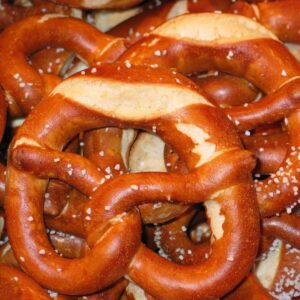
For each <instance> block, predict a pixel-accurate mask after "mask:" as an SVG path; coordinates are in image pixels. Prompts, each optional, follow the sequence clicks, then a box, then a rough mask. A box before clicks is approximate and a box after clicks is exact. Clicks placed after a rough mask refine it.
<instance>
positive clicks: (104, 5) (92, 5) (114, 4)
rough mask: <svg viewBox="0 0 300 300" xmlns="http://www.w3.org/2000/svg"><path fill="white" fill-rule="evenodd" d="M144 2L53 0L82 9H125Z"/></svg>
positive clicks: (122, 0) (123, 0) (137, 0)
mask: <svg viewBox="0 0 300 300" xmlns="http://www.w3.org/2000/svg"><path fill="white" fill-rule="evenodd" d="M142 1H143V0H96V1H94V0H53V2H56V3H60V4H65V5H68V6H71V7H80V8H88V9H99V8H101V9H112V8H113V9H124V8H128V7H131V6H134V5H136V4H139V3H140V2H142Z"/></svg>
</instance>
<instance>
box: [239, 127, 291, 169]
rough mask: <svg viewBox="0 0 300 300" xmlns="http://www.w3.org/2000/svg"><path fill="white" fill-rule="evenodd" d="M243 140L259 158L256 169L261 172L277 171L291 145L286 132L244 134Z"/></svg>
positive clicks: (247, 147) (246, 146)
mask: <svg viewBox="0 0 300 300" xmlns="http://www.w3.org/2000/svg"><path fill="white" fill-rule="evenodd" d="M247 133H249V132H247ZM242 140H243V143H244V145H245V148H246V149H248V150H250V151H252V152H253V153H255V156H256V157H257V159H258V163H257V166H256V169H255V171H256V173H259V174H272V173H276V172H277V170H278V169H279V168H280V166H281V164H282V163H283V162H284V159H285V157H286V154H287V151H288V149H289V147H290V145H289V137H288V135H287V134H286V133H284V132H279V133H274V134H268V135H262V134H254V135H250V136H246V135H244V136H243V137H242Z"/></svg>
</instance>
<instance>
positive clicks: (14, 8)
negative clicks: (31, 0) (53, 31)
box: [0, 1, 72, 30]
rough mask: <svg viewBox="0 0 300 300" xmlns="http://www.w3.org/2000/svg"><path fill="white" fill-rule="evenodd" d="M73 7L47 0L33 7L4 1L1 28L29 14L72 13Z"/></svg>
mask: <svg viewBox="0 0 300 300" xmlns="http://www.w3.org/2000/svg"><path fill="white" fill-rule="evenodd" d="M71 12H72V11H71V9H70V8H69V7H68V6H63V5H57V4H53V3H51V2H47V1H41V2H40V3H37V4H35V5H33V6H31V7H22V6H18V5H11V4H8V3H3V4H2V6H1V11H0V29H1V30H2V29H4V28H5V27H7V26H9V25H11V24H13V23H15V22H17V21H19V20H21V19H23V18H26V17H29V16H34V15H40V14H45V13H49V14H51V13H59V14H64V15H71Z"/></svg>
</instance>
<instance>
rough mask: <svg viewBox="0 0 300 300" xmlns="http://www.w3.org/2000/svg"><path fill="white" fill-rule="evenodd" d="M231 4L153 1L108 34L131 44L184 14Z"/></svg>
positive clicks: (221, 0) (224, 1) (220, 0)
mask: <svg viewBox="0 0 300 300" xmlns="http://www.w3.org/2000/svg"><path fill="white" fill-rule="evenodd" d="M231 3H232V2H231V1H230V0H201V1H193V0H175V1H169V0H166V1H153V3H150V4H148V5H145V7H144V8H143V11H142V12H141V13H140V14H138V15H136V16H133V17H132V18H130V19H128V20H126V21H125V22H122V23H121V24H119V25H117V26H116V27H115V28H112V29H111V30H110V31H109V33H110V34H112V35H114V36H118V37H124V38H126V39H127V40H128V41H129V42H130V43H132V44H133V43H135V42H136V41H138V40H140V39H141V38H143V37H144V36H147V35H148V34H149V32H151V31H152V30H153V29H155V28H156V27H158V26H159V25H161V24H163V23H164V22H166V21H168V20H169V19H171V18H174V17H176V16H179V15H183V14H186V13H199V12H214V11H224V10H226V9H228V7H229V6H230V4H231Z"/></svg>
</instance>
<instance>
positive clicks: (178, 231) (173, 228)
mask: <svg viewBox="0 0 300 300" xmlns="http://www.w3.org/2000/svg"><path fill="white" fill-rule="evenodd" d="M194 216H195V210H194V209H191V210H189V211H188V212H185V213H184V214H183V215H182V216H180V217H178V218H177V219H175V220H173V221H171V222H169V223H168V224H165V225H161V226H159V227H156V230H155V233H154V236H155V241H156V244H157V245H158V246H160V247H159V248H160V250H162V252H163V253H165V254H166V255H167V256H168V257H169V258H170V259H171V260H172V261H174V262H176V263H179V264H184V265H188V264H197V263H201V262H202V261H204V260H205V259H206V258H208V257H209V253H210V251H211V246H210V243H209V241H205V242H204V243H202V244H200V245H199V244H196V243H194V242H193V241H192V240H191V239H190V238H189V236H188V228H189V224H190V221H191V220H192V218H193V217H194Z"/></svg>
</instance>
